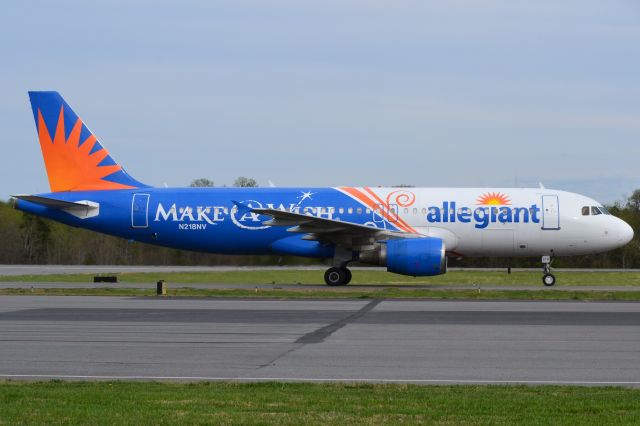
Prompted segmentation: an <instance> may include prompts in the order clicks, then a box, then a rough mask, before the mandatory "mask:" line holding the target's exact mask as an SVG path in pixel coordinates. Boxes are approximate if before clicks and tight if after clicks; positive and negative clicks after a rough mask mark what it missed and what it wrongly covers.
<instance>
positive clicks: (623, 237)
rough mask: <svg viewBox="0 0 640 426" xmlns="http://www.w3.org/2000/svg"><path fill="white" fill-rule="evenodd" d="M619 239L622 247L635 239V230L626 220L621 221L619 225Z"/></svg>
mask: <svg viewBox="0 0 640 426" xmlns="http://www.w3.org/2000/svg"><path fill="white" fill-rule="evenodd" d="M618 238H619V239H620V243H621V244H622V245H625V244H627V243H628V242H629V241H631V240H632V239H633V228H632V227H631V226H629V224H628V223H627V222H625V221H624V220H620V222H619V223H618Z"/></svg>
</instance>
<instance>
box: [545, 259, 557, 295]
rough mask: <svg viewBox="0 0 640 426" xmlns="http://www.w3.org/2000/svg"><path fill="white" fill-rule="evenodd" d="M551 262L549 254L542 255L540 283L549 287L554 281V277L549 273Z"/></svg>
mask: <svg viewBox="0 0 640 426" xmlns="http://www.w3.org/2000/svg"><path fill="white" fill-rule="evenodd" d="M552 262H553V258H552V257H551V256H542V267H543V268H544V275H543V276H542V283H543V284H544V285H545V286H547V287H551V286H552V285H554V284H555V283H556V277H555V276H554V275H553V274H552V273H551V263H552Z"/></svg>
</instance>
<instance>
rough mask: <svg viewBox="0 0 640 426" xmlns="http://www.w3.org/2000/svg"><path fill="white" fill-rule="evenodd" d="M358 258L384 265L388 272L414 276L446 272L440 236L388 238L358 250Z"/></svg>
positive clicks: (442, 243)
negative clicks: (370, 246)
mask: <svg viewBox="0 0 640 426" xmlns="http://www.w3.org/2000/svg"><path fill="white" fill-rule="evenodd" d="M359 260H360V261H361V262H363V263H372V264H377V265H380V266H386V267H387V271H389V272H394V273H396V274H402V275H412V276H414V277H426V276H432V275H440V274H444V273H445V272H447V257H446V255H445V245H444V241H442V240H441V239H440V238H430V237H426V238H411V239H401V240H389V241H387V242H386V243H383V244H380V246H379V247H377V248H376V249H375V250H372V251H366V252H361V253H360V259H359Z"/></svg>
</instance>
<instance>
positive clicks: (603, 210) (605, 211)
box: [598, 207, 611, 214]
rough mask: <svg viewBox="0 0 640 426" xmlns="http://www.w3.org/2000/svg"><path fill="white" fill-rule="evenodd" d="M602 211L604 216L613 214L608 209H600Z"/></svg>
mask: <svg viewBox="0 0 640 426" xmlns="http://www.w3.org/2000/svg"><path fill="white" fill-rule="evenodd" d="M598 208H599V209H600V211H601V212H602V213H604V214H611V212H610V211H609V210H607V208H606V207H598Z"/></svg>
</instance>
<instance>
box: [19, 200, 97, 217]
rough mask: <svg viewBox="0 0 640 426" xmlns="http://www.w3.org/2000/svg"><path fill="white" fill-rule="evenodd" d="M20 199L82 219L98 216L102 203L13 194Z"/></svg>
mask: <svg viewBox="0 0 640 426" xmlns="http://www.w3.org/2000/svg"><path fill="white" fill-rule="evenodd" d="M12 197H13V198H16V199H18V200H23V201H28V202H30V203H35V204H40V205H41V206H44V207H48V208H50V209H56V210H62V211H64V212H67V213H69V214H71V215H73V216H76V217H78V218H80V219H87V218H90V217H94V216H97V215H98V213H99V211H100V204H98V203H94V202H93V201H87V200H82V201H65V200H58V199H55V198H49V197H42V196H40V195H13V196H12Z"/></svg>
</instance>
